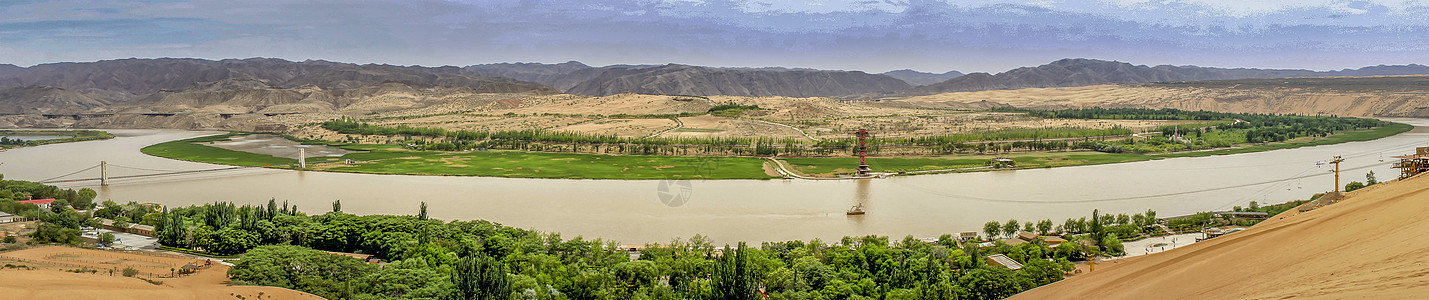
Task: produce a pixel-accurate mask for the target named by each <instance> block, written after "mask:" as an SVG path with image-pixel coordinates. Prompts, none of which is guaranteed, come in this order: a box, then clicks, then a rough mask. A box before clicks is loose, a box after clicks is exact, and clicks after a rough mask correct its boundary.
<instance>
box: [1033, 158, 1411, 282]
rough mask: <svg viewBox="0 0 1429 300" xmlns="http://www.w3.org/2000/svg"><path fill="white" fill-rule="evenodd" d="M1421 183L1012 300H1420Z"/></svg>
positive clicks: (1355, 196) (1388, 186)
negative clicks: (1291, 299)
mask: <svg viewBox="0 0 1429 300" xmlns="http://www.w3.org/2000/svg"><path fill="white" fill-rule="evenodd" d="M1426 215H1429V177H1425V176H1419V177H1415V178H1411V179H1407V180H1403V181H1395V182H1389V183H1385V184H1382V185H1376V186H1372V187H1369V188H1366V189H1363V190H1359V191H1355V192H1353V193H1350V194H1349V196H1348V198H1346V199H1345V200H1342V201H1341V202H1339V203H1336V204H1334V205H1330V206H1326V207H1323V208H1320V209H1316V210H1313V211H1309V212H1305V213H1297V212H1296V211H1294V210H1292V211H1289V212H1286V213H1285V214H1281V215H1278V216H1275V217H1273V218H1271V219H1270V220H1267V221H1265V222H1263V223H1260V224H1258V225H1256V226H1253V227H1251V228H1249V229H1247V230H1245V231H1242V232H1239V233H1235V234H1230V235H1226V236H1223V237H1219V238H1215V239H1211V240H1207V241H1205V242H1200V243H1196V244H1192V245H1188V246H1185V247H1181V248H1177V249H1174V250H1168V251H1166V252H1162V253H1156V254H1151V255H1146V256H1141V257H1134V258H1128V259H1124V260H1119V261H1118V262H1116V263H1114V264H1113V263H1105V264H1100V265H1098V266H1097V270H1096V271H1095V272H1092V273H1087V274H1083V275H1080V276H1076V277H1071V278H1068V279H1066V280H1063V281H1061V282H1057V283H1054V284H1051V285H1047V286H1044V287H1041V288H1037V289H1033V290H1031V291H1027V292H1025V293H1022V294H1020V295H1017V296H1015V297H1013V298H1016V299H1131V298H1145V299H1182V298H1194V299H1277V298H1290V297H1293V298H1357V299H1408V298H1417V297H1422V296H1423V295H1429V255H1424V253H1426V252H1429V241H1425V240H1423V239H1419V238H1418V237H1421V236H1423V232H1426V231H1429V219H1426V218H1424V216H1426Z"/></svg>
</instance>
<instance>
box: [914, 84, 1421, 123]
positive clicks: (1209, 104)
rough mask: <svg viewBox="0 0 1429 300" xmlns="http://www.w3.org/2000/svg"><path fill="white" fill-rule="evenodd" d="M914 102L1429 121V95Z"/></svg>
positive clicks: (1062, 92) (1177, 92) (1095, 94)
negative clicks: (1158, 109) (1281, 114)
mask: <svg viewBox="0 0 1429 300" xmlns="http://www.w3.org/2000/svg"><path fill="white" fill-rule="evenodd" d="M898 101H906V102H913V103H974V102H979V101H992V102H997V103H1005V104H1009V105H1012V106H1016V107H1025V108H1076V107H1094V106H1099V107H1137V108H1176V109H1183V110H1210V111H1222V112H1237V113H1295V114H1300V115H1317V114H1334V115H1341V116H1358V117H1372V116H1385V117H1424V116H1426V114H1429V111H1426V110H1425V108H1426V107H1429V94H1422V93H1420V94H1414V93H1390V92H1354V91H1296V90H1261V89H1229V88H1206V87H1166V86H1153V85H1096V86H1084V87H1071V88H1033V89H1020V90H992V91H981V92H962V93H944V94H937V95H929V96H917V97H909V98H907V99H902V100H898Z"/></svg>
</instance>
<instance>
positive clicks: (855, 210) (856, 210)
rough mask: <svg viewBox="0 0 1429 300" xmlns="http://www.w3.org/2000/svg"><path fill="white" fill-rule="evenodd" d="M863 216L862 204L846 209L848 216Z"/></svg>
mask: <svg viewBox="0 0 1429 300" xmlns="http://www.w3.org/2000/svg"><path fill="white" fill-rule="evenodd" d="M863 214H864V212H863V203H859V204H858V205H854V206H853V207H850V208H849V209H848V215H850V216H861V215H863Z"/></svg>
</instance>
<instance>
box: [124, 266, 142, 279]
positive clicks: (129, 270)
mask: <svg viewBox="0 0 1429 300" xmlns="http://www.w3.org/2000/svg"><path fill="white" fill-rule="evenodd" d="M137 274H139V270H135V269H134V268H128V267H126V268H124V277H134V275H137Z"/></svg>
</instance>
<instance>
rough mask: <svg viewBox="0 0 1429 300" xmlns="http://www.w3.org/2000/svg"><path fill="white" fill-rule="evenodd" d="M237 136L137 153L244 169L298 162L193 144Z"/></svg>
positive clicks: (184, 142) (207, 138)
mask: <svg viewBox="0 0 1429 300" xmlns="http://www.w3.org/2000/svg"><path fill="white" fill-rule="evenodd" d="M237 134H238V133H228V134H220V135H214V136H205V137H196V138H191V139H186V140H177V141H172V142H164V143H158V144H154V145H150V146H148V147H144V148H143V149H139V151H140V152H144V154H148V155H153V156H158V157H163V158H171V159H177V160H186V161H194V162H204V163H214V164H223V165H235V166H245V167H263V166H276V165H288V164H296V163H298V160H296V159H291V158H282V157H274V156H272V155H265V154H255V153H248V152H243V151H233V150H228V149H223V148H218V147H209V146H205V145H199V144H194V143H196V142H215V141H226V140H228V138H229V137H231V136H234V135H237Z"/></svg>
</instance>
